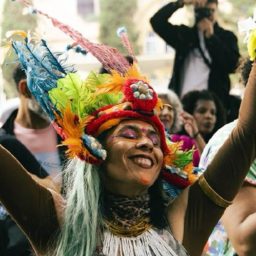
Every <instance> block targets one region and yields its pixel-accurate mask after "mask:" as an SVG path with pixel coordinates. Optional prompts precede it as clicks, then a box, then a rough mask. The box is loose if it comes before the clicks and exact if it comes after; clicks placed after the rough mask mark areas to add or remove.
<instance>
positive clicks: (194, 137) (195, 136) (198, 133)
mask: <svg viewBox="0 0 256 256" xmlns="http://www.w3.org/2000/svg"><path fill="white" fill-rule="evenodd" d="M199 135H200V132H199V131H197V132H196V133H194V135H193V136H192V138H193V139H196V138H197V137H198V136H199Z"/></svg>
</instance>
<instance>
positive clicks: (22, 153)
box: [0, 65, 64, 256]
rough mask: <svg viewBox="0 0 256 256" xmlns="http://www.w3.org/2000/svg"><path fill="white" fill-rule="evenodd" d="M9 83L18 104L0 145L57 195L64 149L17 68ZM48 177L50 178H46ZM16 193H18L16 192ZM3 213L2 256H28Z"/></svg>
mask: <svg viewBox="0 0 256 256" xmlns="http://www.w3.org/2000/svg"><path fill="white" fill-rule="evenodd" d="M13 79H14V81H15V84H16V86H17V90H18V92H19V99H20V103H19V105H18V109H14V110H13V111H12V113H11V114H10V115H9V116H8V118H7V119H6V120H5V122H4V124H3V126H2V127H1V128H0V145H2V146H4V147H5V148H6V149H7V150H9V151H10V152H11V153H12V155H13V156H15V157H16V158H17V159H18V160H19V161H20V163H21V164H22V165H23V166H24V167H25V168H26V170H27V171H28V172H29V173H30V175H31V177H32V178H33V179H34V180H36V181H38V182H39V183H40V184H41V185H43V186H45V187H47V188H50V189H53V190H55V191H59V190H60V189H61V174H60V169H61V162H62V163H63V162H64V149H63V148H58V149H57V148H56V146H57V144H59V142H60V138H59V136H57V134H56V132H55V130H54V129H53V128H52V126H51V125H50V121H49V119H48V117H47V116H46V115H45V114H44V112H43V111H42V109H41V107H40V106H39V105H38V103H37V102H36V101H35V100H34V98H33V97H32V95H31V93H30V92H29V90H28V88H27V83H26V74H25V72H24V71H23V70H22V69H21V67H20V66H19V65H18V66H17V67H16V68H15V69H14V72H13ZM49 174H50V176H49ZM17 193H18V191H17ZM0 207H1V209H2V210H3V212H4V213H5V214H4V215H3V219H2V222H3V228H4V229H5V231H4V232H5V233H6V234H7V236H8V240H6V241H7V243H6V244H5V243H3V244H2V246H3V247H5V251H6V252H5V254H1V255H4V256H16V255H19V256H28V255H31V251H32V248H31V246H30V244H29V242H28V240H27V238H26V237H25V236H24V234H23V232H22V231H21V230H20V228H19V227H18V226H17V225H16V223H15V222H14V221H13V220H12V219H11V217H10V216H9V214H8V212H7V211H5V210H4V208H3V206H0Z"/></svg>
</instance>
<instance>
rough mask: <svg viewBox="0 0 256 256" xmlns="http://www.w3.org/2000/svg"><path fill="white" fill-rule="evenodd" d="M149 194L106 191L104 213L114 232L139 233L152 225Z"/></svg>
mask: <svg viewBox="0 0 256 256" xmlns="http://www.w3.org/2000/svg"><path fill="white" fill-rule="evenodd" d="M149 203H150V198H149V194H143V195H140V196H136V197H132V198H131V197H127V196H120V195H114V194H112V193H109V192H106V191H105V192H104V202H103V208H104V209H103V215H104V219H105V223H106V226H107V227H108V228H109V229H110V230H111V232H112V233H116V234H119V235H121V236H122V235H125V236H130V235H132V236H133V235H135V234H136V235H137V234H139V233H142V232H144V231H145V230H146V229H148V228H150V227H151V224H150V206H149Z"/></svg>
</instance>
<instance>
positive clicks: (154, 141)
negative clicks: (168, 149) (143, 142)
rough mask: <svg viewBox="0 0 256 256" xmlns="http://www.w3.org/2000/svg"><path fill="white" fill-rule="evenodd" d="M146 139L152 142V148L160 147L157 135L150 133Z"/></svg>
mask: <svg viewBox="0 0 256 256" xmlns="http://www.w3.org/2000/svg"><path fill="white" fill-rule="evenodd" d="M148 138H149V139H150V140H151V141H152V143H153V145H154V146H160V138H159V136H158V134H156V133H151V134H149V135H148Z"/></svg>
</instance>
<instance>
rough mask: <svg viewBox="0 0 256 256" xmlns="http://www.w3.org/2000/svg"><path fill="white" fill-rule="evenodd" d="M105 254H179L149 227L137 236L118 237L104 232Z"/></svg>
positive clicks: (119, 255) (133, 255)
mask: <svg viewBox="0 0 256 256" xmlns="http://www.w3.org/2000/svg"><path fill="white" fill-rule="evenodd" d="M103 255H106V256H166V255H169V256H178V255H177V254H176V253H175V252H174V251H173V249H172V248H171V247H170V246H169V245H168V244H167V243H166V242H165V241H164V240H163V239H162V238H161V236H160V235H159V234H158V233H157V232H156V231H154V230H153V229H149V230H148V231H146V232H144V233H143V234H141V235H139V236H137V237H118V236H115V235H113V234H112V233H110V232H109V231H105V232H104V242H103Z"/></svg>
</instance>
